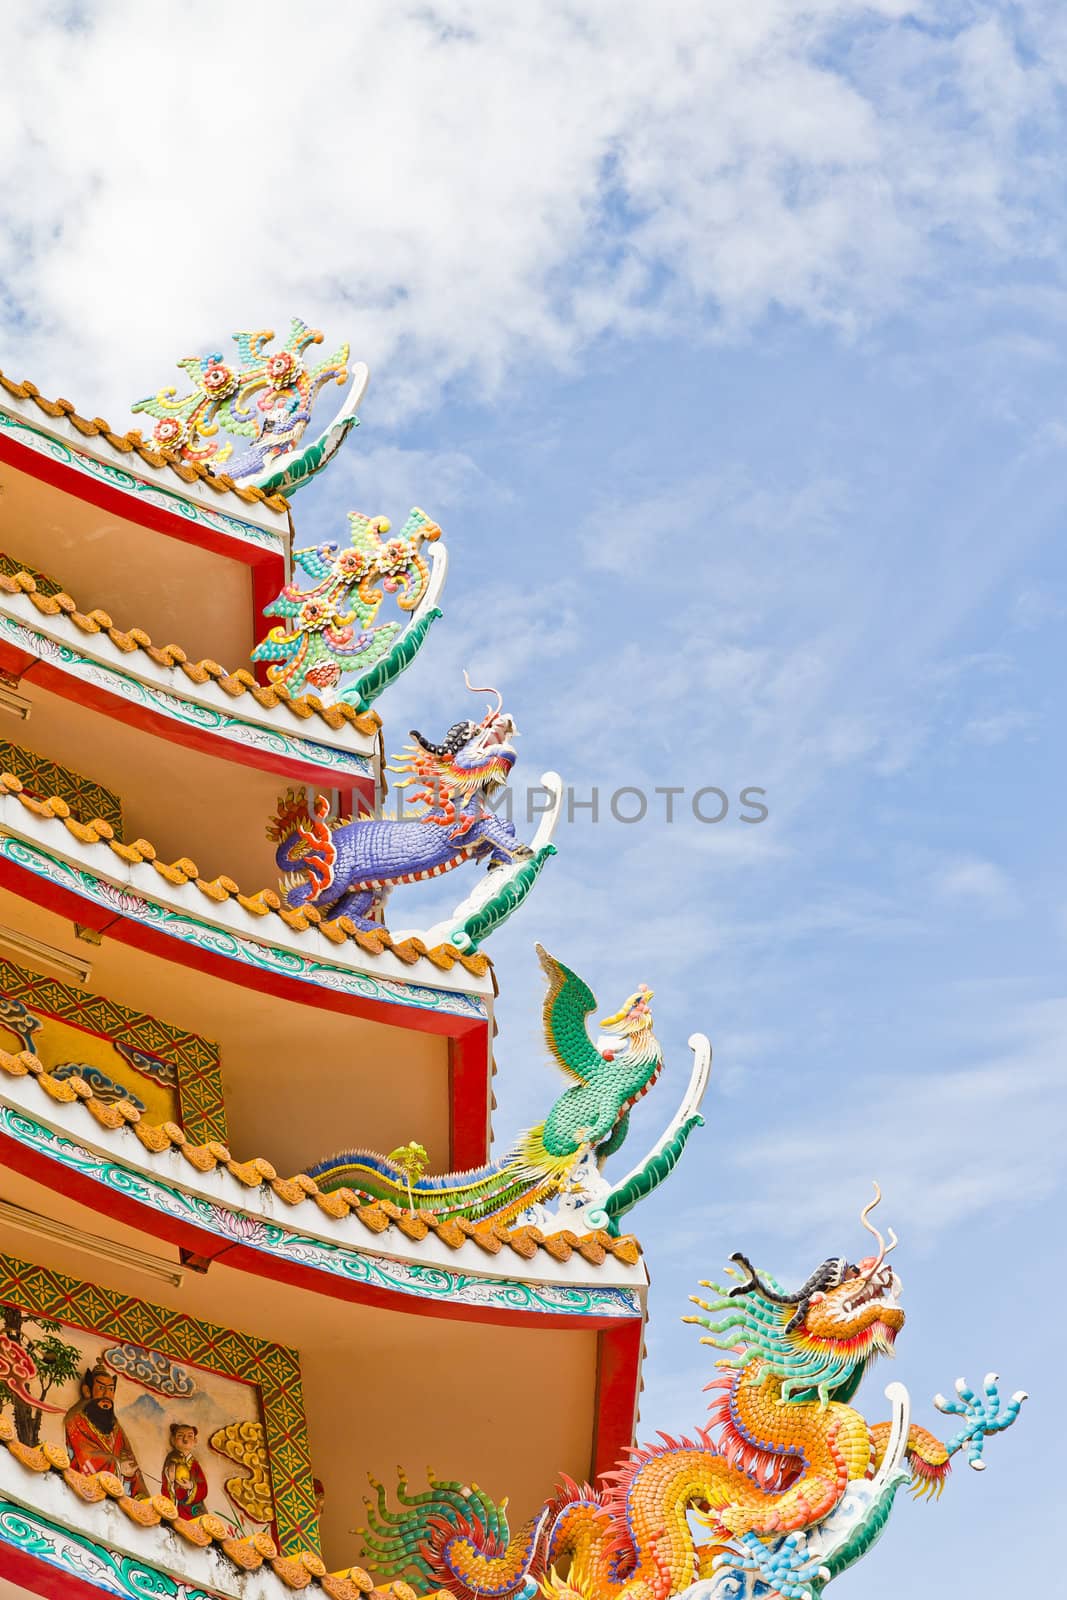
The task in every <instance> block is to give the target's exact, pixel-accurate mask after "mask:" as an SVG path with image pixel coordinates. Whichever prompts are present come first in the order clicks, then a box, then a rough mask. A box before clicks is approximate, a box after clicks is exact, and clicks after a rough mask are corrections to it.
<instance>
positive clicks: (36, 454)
mask: <svg viewBox="0 0 1067 1600" xmlns="http://www.w3.org/2000/svg"><path fill="white" fill-rule="evenodd" d="M31 426H32V424H31ZM64 443H66V441H64ZM69 448H71V449H74V446H73V445H70V446H69ZM75 453H76V452H75ZM0 461H3V462H6V463H7V464H8V465H9V466H12V467H16V468H17V469H18V470H19V471H20V472H25V473H26V474H27V476H28V477H31V478H36V479H37V480H38V482H40V483H47V484H49V485H50V486H51V487H52V488H53V489H59V490H61V491H62V492H63V493H64V494H69V495H71V496H72V498H73V499H75V500H81V501H82V502H84V503H86V504H88V505H92V506H99V508H100V509H101V511H106V512H108V513H109V514H110V515H111V516H115V517H118V518H120V519H121V520H122V521H123V522H135V523H137V524H138V525H139V526H140V527H142V528H151V529H152V531H153V532H154V533H162V534H165V535H166V537H167V538H169V539H180V540H181V542H182V543H183V544H191V545H196V546H197V548H198V549H201V550H210V551H211V552H212V553H213V554H215V555H220V556H225V557H226V558H227V559H228V560H230V561H237V562H239V563H240V564H241V565H242V566H246V567H252V568H253V569H259V568H265V569H266V571H265V572H264V575H263V577H262V579H261V580H260V582H259V584H258V585H256V586H255V587H254V590H253V594H254V603H256V602H258V598H259V596H260V595H262V594H266V592H267V590H268V589H270V590H272V593H273V594H277V593H278V592H279V590H280V589H281V587H282V585H283V584H284V582H285V557H284V556H283V555H282V553H281V551H280V550H272V549H265V548H264V547H263V546H262V545H256V544H251V543H246V542H245V541H244V540H243V539H240V538H238V537H236V536H229V535H227V534H225V533H219V532H217V531H216V530H215V529H213V528H211V527H208V526H207V525H205V524H204V523H201V522H193V521H191V520H189V519H187V518H185V517H183V516H182V515H181V514H180V512H178V511H170V510H168V509H167V508H166V507H165V506H160V505H154V504H152V502H151V501H148V500H144V499H141V498H139V497H138V496H137V495H132V494H128V493H126V492H125V491H124V490H122V489H117V488H115V486H114V485H113V484H110V483H106V482H103V481H102V480H101V479H99V478H94V477H92V476H91V475H90V474H88V473H84V472H80V471H79V470H78V469H77V468H76V467H71V466H69V465H67V463H66V462H63V461H57V460H56V459H55V458H54V457H53V456H50V455H46V454H43V453H41V452H40V451H37V450H29V449H27V447H26V446H25V445H23V444H20V443H19V442H18V440H17V439H13V438H11V437H10V436H9V435H7V434H0ZM131 476H136V474H134V473H131ZM143 481H147V482H149V483H150V484H151V486H152V487H158V488H160V489H162V490H163V491H164V492H166V489H167V485H166V484H165V483H163V484H156V483H154V482H153V481H152V480H143ZM181 492H182V491H181V489H180V488H179V487H178V484H177V482H176V484H175V488H174V490H173V493H174V494H176V495H179V496H180V495H181ZM219 498H220V500H222V501H225V499H226V496H225V495H220V496H219ZM198 503H199V502H198ZM235 504H240V502H239V501H236V502H235ZM205 509H207V510H217V511H218V512H220V513H221V514H222V515H224V516H225V515H230V516H233V517H235V518H237V519H238V520H240V513H239V512H238V511H236V510H231V509H230V507H229V506H227V505H225V504H220V505H219V506H217V507H212V506H210V505H208V506H206V508H205ZM265 603H266V602H265V601H264V604H265Z"/></svg>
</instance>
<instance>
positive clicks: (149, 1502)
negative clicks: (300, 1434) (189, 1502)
mask: <svg viewBox="0 0 1067 1600" xmlns="http://www.w3.org/2000/svg"><path fill="white" fill-rule="evenodd" d="M0 1444H3V1445H4V1446H6V1448H7V1451H8V1454H9V1455H11V1456H13V1457H14V1459H15V1460H16V1461H17V1462H19V1464H20V1465H21V1466H22V1467H24V1468H25V1469H26V1471H27V1472H32V1473H55V1474H56V1475H57V1476H58V1477H61V1478H62V1479H63V1481H64V1483H65V1484H66V1486H67V1488H68V1489H69V1490H70V1491H71V1493H72V1494H74V1495H76V1496H77V1498H78V1499H79V1500H81V1501H83V1502H84V1503H86V1504H88V1505H99V1504H100V1503H101V1501H105V1500H112V1501H114V1503H115V1504H116V1505H117V1506H118V1507H119V1509H120V1511H122V1512H123V1513H124V1515H125V1516H127V1517H128V1518H129V1520H130V1521H131V1522H132V1523H135V1524H136V1526H137V1527H139V1528H156V1527H160V1526H161V1525H165V1526H166V1527H167V1528H168V1529H170V1530H171V1531H172V1532H173V1533H175V1534H177V1535H178V1537H179V1538H180V1539H182V1540H184V1541H185V1543H186V1544H189V1545H192V1546H194V1548H198V1549H201V1550H202V1549H204V1548H206V1547H207V1546H212V1547H214V1549H215V1550H217V1551H219V1552H220V1553H221V1554H222V1555H223V1556H225V1557H226V1559H227V1560H228V1561H230V1562H231V1563H232V1564H233V1566H235V1567H236V1568H237V1569H238V1570H239V1571H241V1572H256V1571H258V1570H259V1569H260V1568H261V1567H262V1566H263V1565H264V1563H266V1564H267V1565H268V1566H269V1567H270V1568H271V1570H272V1571H273V1573H274V1575H275V1577H276V1578H279V1579H280V1580H281V1582H282V1583H283V1584H284V1585H285V1587H286V1588H287V1589H307V1588H309V1587H310V1586H311V1585H316V1586H317V1587H318V1588H319V1589H321V1590H322V1591H323V1592H324V1593H325V1594H326V1595H328V1596H329V1600H363V1597H364V1596H369V1597H370V1600H416V1594H415V1590H414V1589H412V1587H411V1585H410V1584H407V1583H404V1582H402V1581H399V1580H398V1581H395V1582H393V1583H386V1584H384V1585H382V1586H381V1587H379V1586H378V1585H376V1584H375V1583H374V1580H373V1579H372V1578H371V1577H370V1575H369V1573H367V1572H364V1570H363V1568H362V1567H346V1568H345V1569H344V1570H343V1571H342V1572H327V1571H326V1566H325V1563H324V1562H323V1560H322V1557H321V1556H320V1555H319V1554H318V1552H317V1551H314V1550H300V1551H297V1552H296V1554H294V1555H288V1556H283V1555H280V1554H279V1551H278V1547H277V1545H276V1544H275V1543H274V1540H273V1539H272V1538H271V1537H270V1535H269V1534H267V1533H253V1534H251V1535H249V1536H248V1537H247V1538H244V1539H235V1538H234V1537H233V1536H232V1533H231V1530H230V1528H229V1527H228V1526H227V1524H226V1523H225V1522H223V1520H222V1518H221V1517H217V1516H215V1515H214V1513H213V1512H210V1511H209V1512H205V1513H204V1515H203V1516H199V1517H193V1518H192V1519H191V1520H189V1521H186V1520H185V1519H183V1518H181V1517H179V1515H178V1508H177V1506H176V1505H175V1504H174V1501H173V1500H170V1499H168V1498H167V1496H166V1495H162V1494H154V1495H149V1496H147V1497H146V1498H145V1499H143V1500H135V1499H133V1498H132V1497H131V1496H130V1495H128V1494H127V1493H126V1490H125V1486H124V1485H123V1482H122V1479H121V1478H118V1477H116V1476H115V1474H114V1473H113V1472H84V1473H83V1472H76V1471H75V1470H74V1468H73V1467H72V1466H71V1461H70V1456H69V1454H68V1453H67V1451H66V1450H64V1449H63V1448H62V1447H61V1446H60V1445H56V1444H50V1443H46V1444H39V1445H28V1444H23V1443H22V1442H21V1440H20V1439H19V1438H18V1437H17V1435H16V1432H15V1425H14V1423H13V1422H12V1421H11V1420H10V1418H8V1417H0ZM160 1561H161V1564H164V1565H167V1566H168V1567H169V1566H170V1565H171V1564H172V1561H173V1557H171V1558H167V1557H165V1556H164V1554H163V1552H162V1551H161V1552H160ZM430 1600H449V1597H448V1596H447V1595H446V1594H445V1592H444V1591H443V1590H439V1591H437V1592H436V1594H435V1595H434V1596H432V1597H430Z"/></svg>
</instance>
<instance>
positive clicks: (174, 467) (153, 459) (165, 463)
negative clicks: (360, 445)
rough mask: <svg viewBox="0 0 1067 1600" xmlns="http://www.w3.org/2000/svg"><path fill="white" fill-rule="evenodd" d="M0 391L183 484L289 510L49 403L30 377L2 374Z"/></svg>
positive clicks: (62, 403) (134, 433) (61, 403)
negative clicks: (21, 378)
mask: <svg viewBox="0 0 1067 1600" xmlns="http://www.w3.org/2000/svg"><path fill="white" fill-rule="evenodd" d="M0 388H4V389H6V390H7V392H8V394H9V395H12V396H13V397H14V398H15V399H16V400H32V401H33V403H34V405H35V406H36V407H37V409H38V410H39V411H43V412H44V414H45V416H46V417H52V418H55V417H66V418H67V420H68V422H70V423H71V425H72V426H73V427H75V428H77V430H78V432H79V433H80V434H83V435H84V436H85V437H86V438H87V439H94V438H98V437H99V438H104V439H106V440H107V442H108V444H109V445H111V447H112V449H113V450H120V451H121V452H122V454H123V455H128V454H130V452H131V451H132V452H133V453H135V454H136V455H138V456H139V457H140V458H141V460H142V461H143V462H144V463H145V464H146V465H147V466H149V467H169V468H170V470H171V472H173V473H176V474H177V476H178V477H179V478H180V479H181V480H182V482H183V483H196V482H198V481H199V482H200V483H206V484H208V485H209V487H210V488H212V489H214V490H215V492H216V494H235V495H237V496H238V498H239V499H241V500H244V501H246V502H247V503H249V504H252V503H254V502H255V501H257V500H258V501H262V503H263V504H264V505H265V506H269V507H270V509H271V510H272V511H287V510H288V509H289V502H288V500H286V498H285V496H284V495H280V494H270V495H267V494H264V493H263V490H262V489H256V488H254V487H252V486H251V485H247V484H238V483H234V481H233V479H232V478H228V477H227V476H226V474H225V473H224V472H220V473H214V472H209V471H208V469H207V468H206V467H203V466H199V465H197V464H195V463H193V462H188V461H183V460H182V459H181V457H180V456H176V455H175V454H174V453H173V451H170V450H156V449H153V448H152V446H150V445H147V444H145V442H144V440H143V438H142V437H141V434H140V432H139V430H138V429H136V428H131V429H130V430H129V432H128V433H115V432H114V430H113V429H112V427H111V425H110V424H109V423H107V422H105V421H104V419H103V417H94V418H93V420H92V421H91V422H90V421H89V419H88V418H87V417H82V416H79V414H78V412H77V411H76V410H75V408H74V406H73V405H72V404H71V402H70V401H69V400H46V399H45V398H44V396H43V395H42V394H41V392H40V390H39V389H38V388H37V385H36V384H34V383H31V382H30V381H29V379H28V378H27V379H26V380H25V381H24V382H23V383H16V381H15V380H14V379H13V378H8V377H6V376H5V374H4V373H3V372H0Z"/></svg>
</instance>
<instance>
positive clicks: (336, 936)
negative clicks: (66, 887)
mask: <svg viewBox="0 0 1067 1600" xmlns="http://www.w3.org/2000/svg"><path fill="white" fill-rule="evenodd" d="M0 795H12V796H13V797H14V798H15V799H16V800H17V801H18V802H19V804H20V805H22V806H24V807H25V809H26V810H27V811H29V812H32V813H33V815H34V816H36V817H42V818H44V819H46V820H47V821H59V822H62V823H63V826H64V827H65V828H66V830H67V832H68V833H71V834H73V836H74V837H75V839H77V840H78V841H79V842H80V843H81V844H86V845H101V844H102V845H107V847H108V848H109V849H110V850H111V851H113V853H114V854H115V855H117V856H118V857H119V859H120V860H121V861H125V862H127V863H128V864H129V865H130V866H139V865H141V864H142V863H143V862H146V861H147V862H148V863H150V865H151V866H152V867H154V868H155V870H156V872H158V873H159V876H160V877H161V878H163V879H165V881H166V882H167V883H170V884H173V885H174V887H175V888H183V887H184V886H185V885H186V884H187V883H194V884H195V885H196V887H197V888H198V889H199V890H200V892H201V894H203V895H204V896H205V897H206V898H207V899H208V900H213V901H214V902H215V903H216V904H222V903H223V902H225V901H227V900H230V899H233V900H236V901H237V903H238V905H240V906H241V907H243V909H244V910H245V911H247V912H249V913H250V915H252V916H254V917H265V916H268V915H272V914H273V915H274V916H277V917H279V918H280V919H281V920H282V922H284V923H285V925H286V927H287V928H290V929H291V930H292V931H293V932H294V933H306V932H307V929H308V928H309V927H312V926H314V927H316V928H318V930H319V932H320V933H321V934H323V935H324V936H325V937H326V938H327V939H329V940H330V942H331V944H337V945H341V944H345V943H346V941H348V940H351V941H352V942H353V943H354V944H358V945H359V947H360V949H361V950H364V951H365V952H366V953H367V954H368V955H374V956H380V955H381V954H382V952H383V951H386V950H388V951H390V952H391V953H392V954H393V955H394V956H396V957H397V959H398V960H399V961H402V962H403V963H404V964H405V966H413V965H414V963H415V962H416V961H418V960H420V959H423V958H424V959H425V960H427V961H430V962H432V963H433V965H434V966H435V967H439V968H440V969H441V970H442V971H445V972H450V971H451V970H452V968H453V967H454V966H455V964H456V962H457V961H458V962H459V963H460V965H461V966H462V967H463V968H464V969H465V970H466V971H467V972H469V973H470V974H471V975H472V976H473V977H476V978H481V977H484V976H485V974H486V972H488V970H489V957H488V956H487V955H484V954H483V953H482V952H481V951H473V952H465V951H461V950H458V949H457V948H456V946H455V945H453V944H438V945H434V946H433V947H432V948H431V947H430V946H428V945H426V944H425V943H424V942H423V941H422V940H421V939H419V938H416V937H410V936H409V937H408V938H405V939H401V940H394V939H393V936H392V934H391V933H390V932H389V930H388V928H384V927H383V928H374V929H372V930H364V929H362V928H357V926H356V924H355V923H354V922H353V921H352V920H351V918H350V917H335V918H334V919H333V920H332V921H327V920H326V919H325V918H324V917H323V915H322V912H321V911H317V910H316V909H315V907H314V906H304V907H302V909H300V910H299V911H294V910H291V909H290V908H289V907H288V906H286V905H284V904H283V902H282V900H281V897H280V896H279V895H278V894H276V893H275V892H274V890H273V889H257V890H256V892H255V893H254V894H250V895H246V894H242V892H241V889H240V887H239V885H238V884H237V883H236V882H235V881H234V880H233V878H230V877H227V876H226V875H225V874H224V873H220V874H219V876H218V877H217V878H210V879H207V878H202V877H201V876H200V872H199V869H198V867H197V865H196V862H195V861H193V860H192V859H191V858H190V857H189V856H179V857H178V859H177V861H171V862H166V861H161V860H160V859H159V852H158V851H157V850H156V847H155V845H154V844H152V843H151V841H150V840H148V839H135V840H134V842H133V844H124V843H123V842H122V841H121V840H120V839H116V837H115V830H114V828H113V827H112V826H111V824H110V822H105V820H104V818H103V817H94V818H92V820H91V821H89V822H87V823H86V822H78V821H76V820H75V818H74V817H72V816H71V814H70V807H69V805H68V804H67V802H66V801H65V800H64V799H62V798H61V797H60V796H59V795H49V796H47V797H46V798H45V799H43V800H35V799H34V798H33V797H32V796H31V795H29V794H27V793H26V792H25V790H24V788H23V785H22V782H21V781H20V779H18V778H17V777H16V776H15V775H14V773H12V772H0Z"/></svg>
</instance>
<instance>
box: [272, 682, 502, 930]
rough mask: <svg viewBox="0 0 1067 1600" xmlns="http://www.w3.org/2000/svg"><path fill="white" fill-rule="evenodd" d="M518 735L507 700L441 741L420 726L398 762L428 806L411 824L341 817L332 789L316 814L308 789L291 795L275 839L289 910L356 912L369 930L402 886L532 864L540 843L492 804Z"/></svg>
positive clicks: (333, 914)
mask: <svg viewBox="0 0 1067 1600" xmlns="http://www.w3.org/2000/svg"><path fill="white" fill-rule="evenodd" d="M498 699H499V697H498ZM514 733H515V724H514V721H513V720H512V718H511V717H510V716H507V715H506V714H505V713H504V712H502V711H501V709H500V705H499V704H498V705H497V706H496V708H495V709H494V708H491V709H490V710H489V711H488V713H487V714H486V716H484V717H483V718H482V720H481V722H479V723H474V722H469V721H466V722H457V723H455V724H454V725H453V726H452V727H451V728H450V729H449V730H448V732H447V734H446V735H445V737H444V739H443V741H442V742H441V743H440V744H434V743H432V742H431V741H430V740H428V739H424V738H423V736H422V735H421V734H420V733H417V732H414V731H413V733H412V738H413V739H414V740H415V741H416V742H415V745H414V746H411V747H409V748H408V750H407V751H405V753H404V756H403V757H402V758H401V760H400V762H399V764H398V765H397V766H396V767H394V768H393V770H394V771H399V772H402V773H404V778H403V779H402V781H401V783H400V784H399V785H398V787H399V788H401V789H404V788H405V787H407V786H408V785H410V784H413V783H414V784H417V785H418V788H417V791H416V793H415V794H414V796H413V798H414V801H415V805H416V806H417V807H419V808H421V809H420V810H419V813H418V814H417V815H416V816H414V817H412V818H411V819H410V820H405V819H402V818H387V817H367V818H357V819H355V820H354V821H343V820H340V819H331V817H330V808H329V802H328V801H327V800H326V799H325V798H324V797H323V796H322V795H319V796H318V797H317V799H316V800H315V802H314V805H313V807H312V808H311V810H310V811H309V809H308V805H307V802H306V800H305V799H304V798H303V796H302V795H297V794H294V793H292V792H290V793H289V794H288V795H286V796H285V797H284V799H283V800H282V802H281V805H280V807H279V811H278V814H277V816H275V817H274V819H273V820H272V822H271V825H270V827H269V828H268V837H269V838H270V839H272V840H274V841H275V842H276V843H277V849H276V851H275V856H274V859H275V862H276V864H277V866H278V868H279V870H280V871H281V872H282V873H283V874H285V878H284V880H283V886H282V887H283V890H284V894H285V899H286V903H287V904H288V906H289V907H290V908H291V909H293V910H297V909H299V908H301V907H306V906H313V907H314V908H315V909H316V910H317V911H319V912H320V913H321V914H322V916H324V917H326V918H329V919H333V918H337V917H348V918H350V919H351V921H352V922H353V923H354V924H355V925H356V927H357V928H360V929H362V930H363V931H369V930H371V929H374V928H376V927H377V926H378V925H379V924H378V922H377V921H376V920H375V913H376V912H377V911H378V910H379V909H380V907H381V905H382V903H383V900H384V898H385V896H386V895H387V894H388V893H389V891H390V890H391V889H392V888H394V887H395V885H397V884H401V883H417V882H420V881H423V880H426V879H429V878H437V877H440V876H441V875H442V873H445V872H451V871H452V870H453V869H454V868H455V867H458V866H462V865H463V864H464V863H465V862H467V861H482V862H484V863H485V864H486V865H488V866H489V867H500V866H507V865H510V864H511V863H512V862H514V861H523V860H528V859H529V858H530V856H531V855H532V851H531V850H530V847H529V846H528V845H525V844H523V843H522V842H521V841H520V840H519V838H518V837H517V835H516V832H515V829H514V827H513V826H512V824H511V823H510V822H509V821H508V820H507V819H506V818H505V817H498V816H497V815H496V814H495V813H494V811H493V810H492V809H491V806H490V803H489V802H490V800H491V799H492V798H493V797H494V796H495V795H496V794H497V793H498V791H500V790H501V789H502V788H503V787H504V786H505V785H506V783H507V781H508V778H509V776H510V774H511V769H512V767H513V765H514V763H515V750H514V747H513V746H512V744H511V743H510V739H511V736H512V735H513V734H514Z"/></svg>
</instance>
